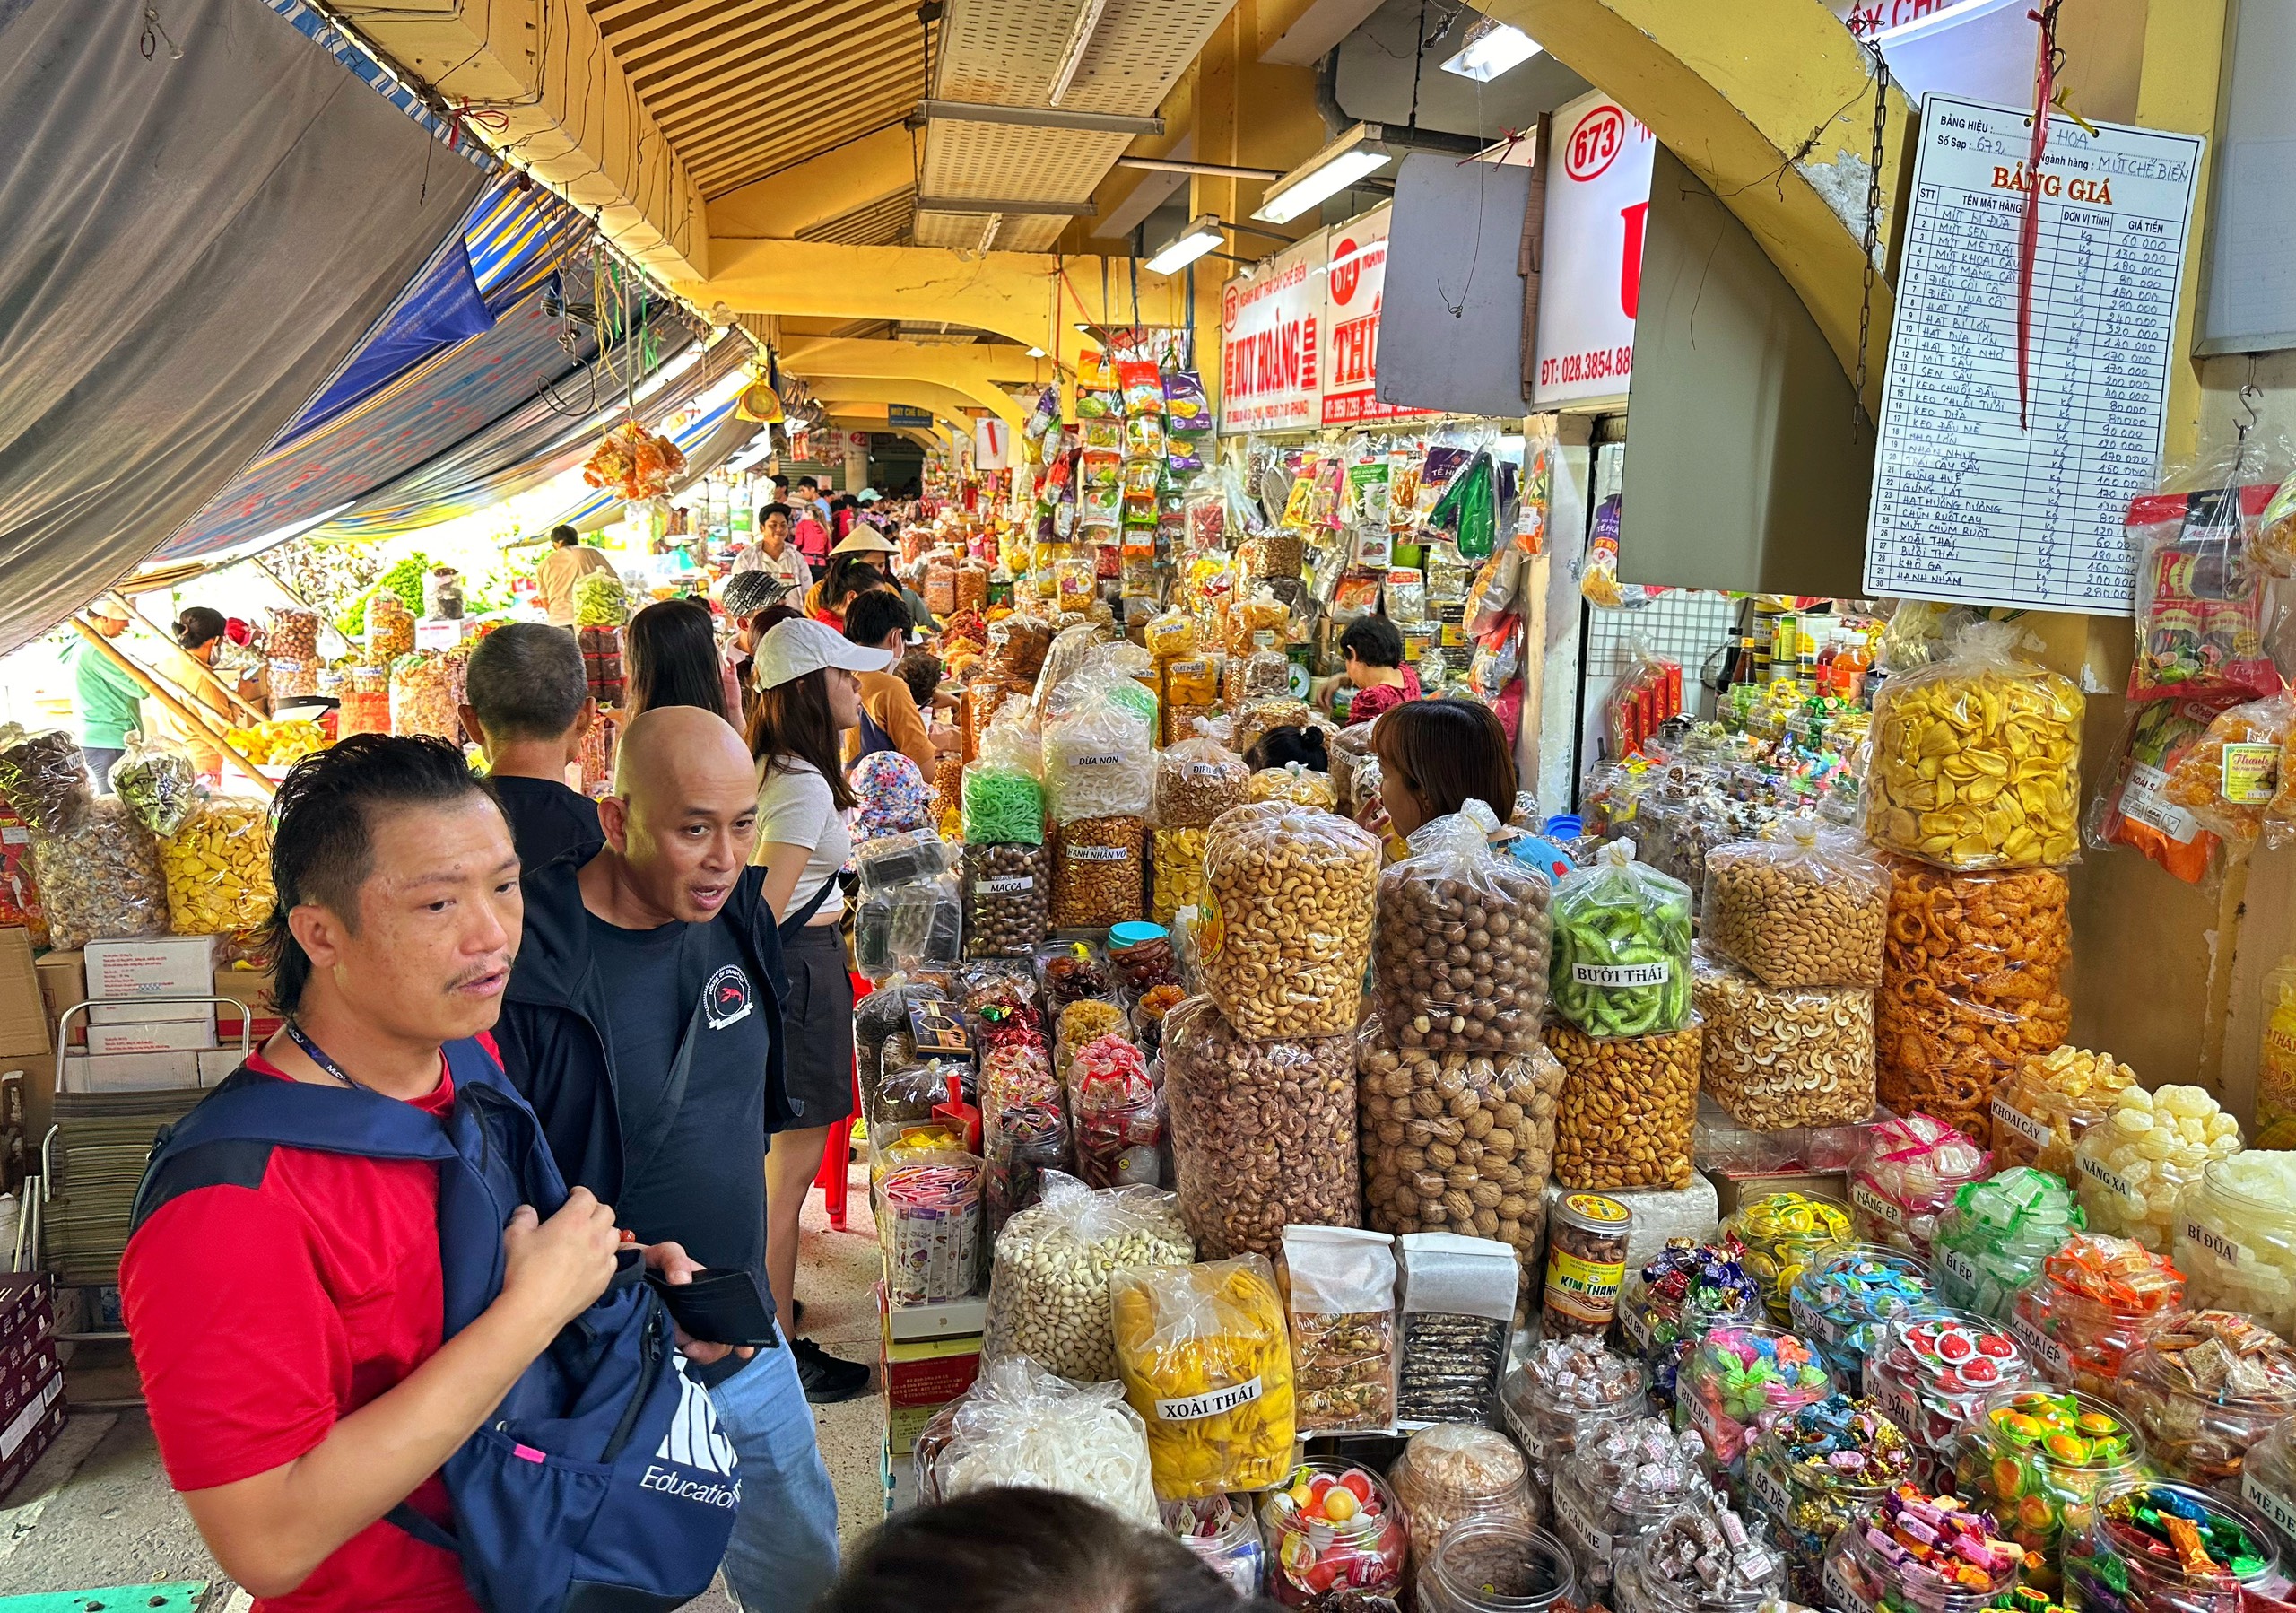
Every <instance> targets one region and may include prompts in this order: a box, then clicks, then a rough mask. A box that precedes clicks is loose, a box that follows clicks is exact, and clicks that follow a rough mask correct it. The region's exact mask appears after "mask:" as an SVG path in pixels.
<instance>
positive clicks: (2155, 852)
mask: <svg viewBox="0 0 2296 1613" xmlns="http://www.w3.org/2000/svg"><path fill="white" fill-rule="evenodd" d="M2223 709H2224V708H2223V707H2222V705H2221V704H2219V703H2217V702H2213V701H2205V700H2156V701H2148V702H2145V703H2144V704H2143V705H2137V706H2131V707H2130V708H2129V712H2128V731H2127V733H2126V735H2125V736H2124V737H2122V739H2121V745H2120V765H2119V766H2118V768H2117V769H2116V770H2115V772H2114V773H2113V776H2112V780H2111V782H2110V783H2109V784H2108V785H2107V786H2106V787H2105V788H2104V789H2101V790H2100V791H2099V792H2098V794H2097V799H2096V803H2095V805H2094V806H2092V807H2091V809H2090V813H2089V824H2088V832H2089V843H2090V844H2091V845H2092V846H2096V847H2098V848H2099V849H2100V850H2109V849H2110V848H2112V847H2114V846H2131V847H2134V848H2135V849H2136V850H2139V851H2142V852H2144V855H2145V856H2147V857H2149V858H2151V859H2152V860H2153V861H2154V862H2157V863H2159V864H2160V865H2161V867H2162V868H2166V869H2168V870H2169V872H2170V873H2171V874H2174V875H2175V876H2177V877H2178V878H2179V879H2181V880H2183V881H2184V882H2185V883H2186V884H2187V885H2198V884H2199V883H2200V882H2201V880H2202V879H2203V878H2204V877H2205V876H2206V875H2207V873H2208V865H2209V859H2210V858H2211V856H2212V855H2213V853H2214V852H2215V850H2216V847H2217V844H2218V841H2217V838H2216V836H2215V835H2214V834H2212V833H2209V831H2207V830H2206V829H2204V828H2202V827H2201V825H2200V820H2199V819H2197V818H2196V817H2195V816H2194V815H2192V812H2191V810H2190V809H2189V808H2187V807H2184V806H2178V805H2177V804H2176V803H2175V802H2173V801H2171V800H2170V799H2169V797H2168V784H2169V775H2170V772H2173V771H2174V769H2175V768H2176V765H2177V763H2179V762H2181V761H2182V760H2183V759H2184V757H2185V754H2186V753H2187V752H2188V751H2189V750H2191V749H2192V747H2193V746H2194V745H2197V744H2199V743H2200V741H2201V738H2202V737H2203V736H2205V734H2206V733H2207V731H2208V725H2209V724H2210V723H2211V722H2213V721H2214V720H2215V719H2216V718H2217V716H2218V715H2219V714H2220V713H2221V712H2222V711H2223Z"/></svg>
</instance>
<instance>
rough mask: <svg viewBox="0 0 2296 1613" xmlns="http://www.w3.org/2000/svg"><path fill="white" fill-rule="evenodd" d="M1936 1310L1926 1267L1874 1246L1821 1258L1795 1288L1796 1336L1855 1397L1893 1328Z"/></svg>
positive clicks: (1857, 1245)
mask: <svg viewBox="0 0 2296 1613" xmlns="http://www.w3.org/2000/svg"><path fill="white" fill-rule="evenodd" d="M1936 1308H1937V1301H1936V1299H1935V1296H1934V1295H1932V1294H1931V1292H1930V1288H1929V1267H1928V1264H1927V1262H1926V1261H1925V1260H1922V1259H1921V1257H1920V1256H1918V1255H1914V1254H1907V1253H1905V1252H1903V1251H1899V1250H1894V1249H1883V1248H1879V1247H1877V1246H1875V1245H1874V1244H1871V1243H1854V1244H1852V1245H1850V1246H1849V1247H1848V1249H1838V1250H1835V1251H1833V1252H1832V1253H1831V1254H1828V1255H1824V1256H1822V1257H1821V1258H1820V1259H1818V1260H1815V1261H1813V1262H1812V1263H1811V1265H1810V1266H1809V1267H1808V1269H1805V1271H1804V1272H1803V1273H1802V1276H1801V1277H1800V1279H1799V1280H1797V1281H1796V1283H1795V1285H1794V1298H1793V1310H1794V1330H1795V1331H1796V1332H1797V1333H1799V1334H1801V1335H1802V1337H1803V1338H1806V1339H1808V1340H1809V1341H1810V1342H1811V1343H1812V1344H1813V1345H1814V1346H1816V1347H1817V1350H1818V1353H1819V1354H1820V1355H1821V1356H1824V1357H1825V1363H1826V1365H1827V1366H1828V1367H1829V1368H1830V1369H1831V1371H1832V1373H1833V1374H1834V1376H1835V1378H1836V1379H1837V1380H1838V1381H1839V1382H1840V1383H1841V1384H1842V1386H1843V1387H1844V1388H1845V1389H1847V1390H1848V1391H1850V1392H1852V1393H1863V1392H1864V1387H1865V1358H1866V1356H1869V1355H1871V1354H1872V1353H1873V1350H1874V1347H1875V1346H1876V1345H1878V1344H1880V1343H1881V1341H1882V1335H1883V1332H1884V1331H1885V1330H1887V1329H1888V1327H1889V1325H1890V1324H1891V1323H1892V1322H1893V1321H1898V1320H1899V1319H1900V1318H1901V1317H1907V1316H1919V1315H1922V1314H1925V1313H1926V1312H1930V1311H1933V1310H1935V1309H1936Z"/></svg>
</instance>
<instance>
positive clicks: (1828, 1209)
mask: <svg viewBox="0 0 2296 1613" xmlns="http://www.w3.org/2000/svg"><path fill="white" fill-rule="evenodd" d="M1726 1230H1727V1231H1728V1232H1729V1233H1730V1234H1732V1235H1734V1236H1735V1238H1736V1239H1737V1240H1738V1242H1740V1243H1741V1244H1742V1245H1744V1249H1745V1251H1746V1252H1745V1256H1744V1265H1745V1268H1746V1275H1747V1276H1749V1277H1752V1278H1753V1279H1754V1283H1755V1285H1756V1286H1758V1287H1759V1288H1760V1289H1761V1297H1762V1303H1763V1304H1764V1306H1765V1307H1767V1308H1768V1310H1769V1312H1770V1321H1773V1322H1776V1323H1778V1324H1779V1325H1780V1326H1784V1325H1785V1324H1786V1323H1787V1322H1789V1321H1792V1320H1793V1318H1794V1308H1793V1301H1792V1295H1793V1291H1794V1284H1795V1282H1796V1279H1798V1278H1799V1277H1801V1275H1802V1269H1803V1268H1804V1267H1805V1266H1807V1265H1808V1264H1809V1263H1810V1261H1811V1260H1812V1259H1813V1258H1814V1257H1815V1256H1816V1255H1818V1254H1819V1253H1820V1252H1821V1251H1824V1250H1828V1249H1832V1248H1834V1247H1836V1246H1837V1245H1839V1244H1843V1243H1847V1242H1849V1241H1850V1235H1849V1207H1848V1205H1846V1204H1844V1203H1843V1202H1842V1201H1841V1200H1840V1199H1829V1198H1827V1197H1826V1196H1824V1195H1823V1194H1822V1193H1770V1194H1768V1195H1766V1196H1765V1197H1763V1198H1760V1199H1755V1200H1754V1201H1753V1202H1752V1204H1744V1205H1741V1206H1739V1207H1738V1213H1737V1214H1736V1215H1735V1216H1731V1217H1730V1220H1729V1223H1728V1226H1727V1229H1726Z"/></svg>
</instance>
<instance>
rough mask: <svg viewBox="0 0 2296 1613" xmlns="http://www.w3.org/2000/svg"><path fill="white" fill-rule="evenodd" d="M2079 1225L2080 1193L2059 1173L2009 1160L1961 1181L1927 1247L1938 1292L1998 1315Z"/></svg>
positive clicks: (2003, 1317)
mask: <svg viewBox="0 0 2296 1613" xmlns="http://www.w3.org/2000/svg"><path fill="white" fill-rule="evenodd" d="M2084 1225H2086V1217H2085V1216H2083V1214H2082V1210H2081V1204H2080V1200H2079V1199H2076V1198H2074V1193H2073V1190H2072V1189H2071V1188H2070V1187H2069V1186H2067V1185H2066V1182H2065V1181H2064V1179H2063V1178H2061V1177H2057V1176H2051V1175H2049V1174H2048V1173H2046V1172H2043V1171H2040V1170H2037V1169H2035V1168H2033V1167H2032V1166H2030V1165H2012V1166H2010V1167H2009V1168H2008V1169H2007V1170H2005V1171H2002V1172H2000V1173H1996V1175H1994V1176H1992V1177H1990V1178H1989V1179H1987V1181H1972V1182H1968V1183H1966V1184H1964V1185H1963V1186H1962V1188H1961V1191H1959V1192H1957V1193H1955V1194H1954V1195H1953V1204H1952V1208H1950V1209H1948V1210H1947V1211H1946V1212H1945V1213H1944V1215H1942V1216H1939V1217H1938V1218H1937V1236H1936V1240H1935V1242H1934V1243H1932V1244H1931V1246H1930V1251H1929V1255H1930V1260H1931V1261H1932V1263H1933V1265H1934V1266H1935V1271H1934V1272H1933V1274H1932V1275H1933V1276H1934V1277H1935V1279H1936V1283H1937V1295H1938V1297H1939V1298H1941V1299H1943V1300H1944V1302H1945V1303H1947V1304H1949V1305H1954V1306H1957V1307H1959V1308H1960V1309H1961V1310H1964V1311H1974V1312H1978V1313H1979V1315H1983V1316H1989V1317H1991V1318H1993V1320H1994V1321H2007V1320H2008V1319H2009V1309H2010V1306H2011V1305H2012V1304H2013V1303H2015V1301H2016V1298H2017V1291H2018V1290H2019V1289H2020V1288H2022V1287H2023V1286H2025V1285H2026V1284H2028V1283H2030V1282H2031V1281H2032V1280H2033V1279H2034V1278H2035V1277H2039V1275H2040V1272H2041V1266H2042V1263H2043V1262H2044V1261H2046V1260H2048V1257H2049V1256H2051V1255H2053V1254H2055V1253H2056V1252H2057V1251H2058V1250H2060V1249H2062V1248H2064V1247H2065V1243H2066V1239H2068V1238H2070V1237H2071V1236H2072V1235H2073V1234H2074V1233H2076V1232H2079V1231H2081V1230H2082V1229H2083V1226H2084Z"/></svg>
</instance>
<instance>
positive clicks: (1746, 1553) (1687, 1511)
mask: <svg viewBox="0 0 2296 1613" xmlns="http://www.w3.org/2000/svg"><path fill="white" fill-rule="evenodd" d="M1785 1583H1786V1565H1785V1562H1784V1560H1783V1559H1782V1558H1781V1557H1780V1556H1779V1554H1778V1553H1777V1552H1776V1551H1773V1550H1772V1549H1770V1547H1768V1546H1766V1545H1764V1544H1763V1543H1762V1541H1761V1539H1759V1538H1757V1536H1756V1535H1755V1533H1754V1531H1753V1530H1750V1529H1748V1528H1747V1527H1746V1523H1745V1521H1744V1519H1742V1518H1740V1517H1739V1516H1738V1514H1737V1513H1734V1512H1732V1511H1731V1510H1730V1509H1729V1508H1728V1507H1719V1508H1715V1509H1711V1510H1709V1509H1707V1508H1703V1507H1684V1508H1683V1509H1682V1510H1681V1511H1680V1512H1677V1513H1672V1514H1670V1515H1668V1516H1667V1517H1666V1518H1665V1519H1664V1520H1662V1521H1660V1522H1659V1524H1658V1526H1657V1528H1656V1529H1654V1530H1651V1531H1650V1532H1649V1533H1648V1534H1647V1535H1644V1536H1643V1537H1642V1539H1639V1541H1637V1542H1636V1543H1635V1545H1634V1547H1633V1548H1632V1549H1631V1550H1629V1551H1626V1552H1624V1553H1622V1555H1621V1556H1619V1557H1618V1558H1617V1559H1616V1567H1615V1577H1614V1580H1613V1583H1612V1586H1611V1607H1612V1608H1613V1609H1614V1613H1752V1609H1757V1608H1759V1607H1761V1605H1762V1603H1764V1602H1765V1601H1768V1600H1770V1598H1772V1597H1774V1596H1776V1595H1778V1594H1779V1591H1781V1590H1783V1589H1784V1587H1785Z"/></svg>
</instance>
